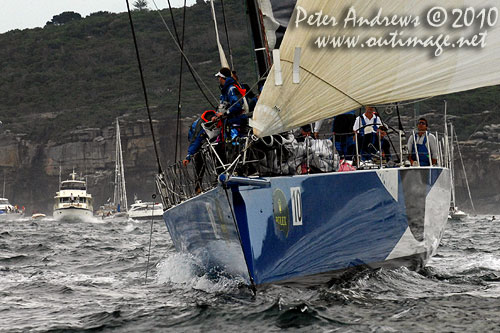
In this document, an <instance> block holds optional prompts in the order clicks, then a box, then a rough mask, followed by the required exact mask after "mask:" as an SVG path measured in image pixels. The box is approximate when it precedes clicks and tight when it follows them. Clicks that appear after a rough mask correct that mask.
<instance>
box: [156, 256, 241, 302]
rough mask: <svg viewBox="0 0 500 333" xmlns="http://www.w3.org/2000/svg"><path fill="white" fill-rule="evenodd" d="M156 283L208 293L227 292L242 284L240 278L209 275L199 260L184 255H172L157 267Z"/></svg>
mask: <svg viewBox="0 0 500 333" xmlns="http://www.w3.org/2000/svg"><path fill="white" fill-rule="evenodd" d="M157 269H158V272H157V275H156V283H158V284H163V283H167V284H168V283H170V284H174V285H176V286H178V287H181V288H184V289H197V290H202V291H205V292H208V293H216V292H227V291H230V290H232V289H234V288H237V287H238V286H239V285H240V284H241V283H243V282H244V280H243V278H241V277H227V276H224V275H222V274H216V276H215V277H213V278H212V277H211V274H210V273H208V272H207V271H206V270H205V269H204V265H203V264H202V262H201V261H200V260H198V259H197V258H195V257H194V256H192V255H189V254H185V253H172V254H170V255H168V256H167V258H165V259H163V260H162V261H161V262H160V263H158V265H157Z"/></svg>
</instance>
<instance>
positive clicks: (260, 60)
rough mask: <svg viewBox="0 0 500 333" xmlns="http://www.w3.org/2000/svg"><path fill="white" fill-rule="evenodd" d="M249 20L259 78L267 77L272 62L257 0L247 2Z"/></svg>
mask: <svg viewBox="0 0 500 333" xmlns="http://www.w3.org/2000/svg"><path fill="white" fill-rule="evenodd" d="M247 10H248V18H249V20H250V27H251V29H252V36H253V44H254V51H255V58H256V60H257V68H258V71H259V77H262V76H264V75H266V73H267V71H268V69H269V67H271V62H270V58H269V51H268V49H267V43H265V42H264V38H265V37H264V35H263V31H264V29H263V26H262V24H261V22H262V21H261V19H260V16H261V15H260V9H259V5H258V4H257V0H247Z"/></svg>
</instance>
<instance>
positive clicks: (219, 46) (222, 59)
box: [210, 0, 229, 68]
mask: <svg viewBox="0 0 500 333" xmlns="http://www.w3.org/2000/svg"><path fill="white" fill-rule="evenodd" d="M210 6H211V8H212V20H213V21H214V27H215V39H216V40H217V49H218V50H219V58H220V64H221V67H227V68H229V63H228V62H227V58H226V54H225V53H224V49H223V48H222V44H221V43H220V38H219V29H217V17H216V16H215V7H214V2H213V0H210Z"/></svg>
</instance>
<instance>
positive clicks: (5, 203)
mask: <svg viewBox="0 0 500 333" xmlns="http://www.w3.org/2000/svg"><path fill="white" fill-rule="evenodd" d="M14 212H15V207H14V206H12V205H11V204H10V202H9V199H7V198H0V214H9V213H14Z"/></svg>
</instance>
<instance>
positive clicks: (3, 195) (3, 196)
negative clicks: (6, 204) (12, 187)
mask: <svg viewBox="0 0 500 333" xmlns="http://www.w3.org/2000/svg"><path fill="white" fill-rule="evenodd" d="M2 198H5V170H4V171H3V194H2Z"/></svg>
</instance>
